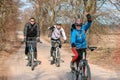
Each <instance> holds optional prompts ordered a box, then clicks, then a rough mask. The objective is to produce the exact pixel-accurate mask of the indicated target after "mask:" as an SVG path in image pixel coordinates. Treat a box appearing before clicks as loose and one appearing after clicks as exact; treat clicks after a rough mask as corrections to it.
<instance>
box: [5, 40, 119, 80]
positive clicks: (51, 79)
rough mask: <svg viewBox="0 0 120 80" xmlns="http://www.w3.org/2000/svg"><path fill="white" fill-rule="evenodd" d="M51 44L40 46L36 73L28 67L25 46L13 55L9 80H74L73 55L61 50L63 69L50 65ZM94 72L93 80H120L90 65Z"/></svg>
mask: <svg viewBox="0 0 120 80" xmlns="http://www.w3.org/2000/svg"><path fill="white" fill-rule="evenodd" d="M49 50H50V44H48V43H47V42H43V43H42V44H40V43H39V44H38V60H40V61H41V62H42V63H41V64H40V65H38V66H37V67H35V70H34V71H31V68H30V67H28V66H26V64H27V61H26V60H24V45H23V46H21V48H20V49H19V50H18V52H17V53H15V54H14V55H11V56H10V57H9V58H8V59H7V61H6V62H5V65H6V66H7V67H8V72H7V75H8V78H7V79H8V80H72V79H71V73H70V67H69V66H70V65H69V64H70V60H71V55H72V54H71V53H68V52H67V51H66V49H61V57H62V60H64V62H62V63H61V67H56V66H55V65H50V61H49V59H50V58H49ZM90 68H91V72H92V80H120V76H119V75H120V73H118V72H117V73H116V72H114V71H110V70H106V69H103V68H100V67H98V66H96V65H92V64H90Z"/></svg>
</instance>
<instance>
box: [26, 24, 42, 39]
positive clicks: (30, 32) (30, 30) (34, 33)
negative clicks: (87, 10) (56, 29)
mask: <svg viewBox="0 0 120 80" xmlns="http://www.w3.org/2000/svg"><path fill="white" fill-rule="evenodd" d="M24 36H26V37H40V27H39V24H38V23H35V24H34V25H31V24H30V23H29V22H28V23H26V24H25V27H24Z"/></svg>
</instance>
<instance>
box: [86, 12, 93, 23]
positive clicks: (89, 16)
mask: <svg viewBox="0 0 120 80" xmlns="http://www.w3.org/2000/svg"><path fill="white" fill-rule="evenodd" d="M86 17H87V21H88V22H92V19H91V15H90V14H87V15H86Z"/></svg>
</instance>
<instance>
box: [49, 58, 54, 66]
mask: <svg viewBox="0 0 120 80" xmlns="http://www.w3.org/2000/svg"><path fill="white" fill-rule="evenodd" d="M50 64H51V65H52V64H54V61H53V57H50Z"/></svg>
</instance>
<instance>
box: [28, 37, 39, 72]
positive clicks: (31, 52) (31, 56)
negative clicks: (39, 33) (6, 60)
mask: <svg viewBox="0 0 120 80" xmlns="http://www.w3.org/2000/svg"><path fill="white" fill-rule="evenodd" d="M35 39H36V38H31V37H30V38H28V41H26V42H27V47H28V64H27V65H28V66H31V70H34V53H35V52H34V46H36V42H37V41H35Z"/></svg>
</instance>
